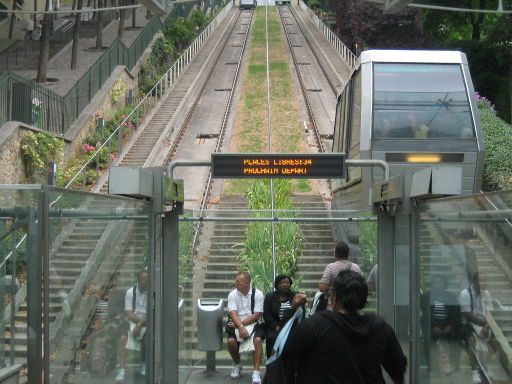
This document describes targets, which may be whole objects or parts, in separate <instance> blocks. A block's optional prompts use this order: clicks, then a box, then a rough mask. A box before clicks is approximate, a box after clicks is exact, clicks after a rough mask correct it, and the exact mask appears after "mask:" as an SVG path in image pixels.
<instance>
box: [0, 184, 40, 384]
mask: <svg viewBox="0 0 512 384" xmlns="http://www.w3.org/2000/svg"><path fill="white" fill-rule="evenodd" d="M38 202H39V190H38V188H35V189H29V188H27V190H23V191H20V190H13V189H1V190H0V263H1V264H0V292H1V295H0V332H1V334H3V335H4V336H3V338H4V341H3V342H2V343H0V367H6V366H13V365H16V364H20V365H21V366H22V367H23V368H22V370H21V379H22V380H23V379H25V380H26V373H27V371H26V366H27V334H28V333H27V322H26V317H27V302H26V298H27V274H26V268H27V260H34V258H35V256H36V255H30V254H29V252H30V251H31V250H32V251H33V250H34V249H33V248H30V247H27V242H26V241H24V239H25V238H26V236H27V228H28V226H27V220H28V212H29V211H32V212H34V211H37V207H38ZM33 240H34V241H37V239H33Z"/></svg>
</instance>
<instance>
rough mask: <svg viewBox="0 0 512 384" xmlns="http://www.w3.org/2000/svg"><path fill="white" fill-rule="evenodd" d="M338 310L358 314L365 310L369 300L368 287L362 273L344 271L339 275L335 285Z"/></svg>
mask: <svg viewBox="0 0 512 384" xmlns="http://www.w3.org/2000/svg"><path fill="white" fill-rule="evenodd" d="M333 290H334V295H335V298H336V305H335V308H336V309H343V310H345V311H347V312H357V311H358V310H360V309H363V308H364V306H365V305H366V299H367V298H368V285H367V284H366V281H365V280H364V278H363V276H361V274H360V273H357V272H354V271H351V270H349V269H344V270H342V271H340V273H338V276H336V279H335V280H334V285H333Z"/></svg>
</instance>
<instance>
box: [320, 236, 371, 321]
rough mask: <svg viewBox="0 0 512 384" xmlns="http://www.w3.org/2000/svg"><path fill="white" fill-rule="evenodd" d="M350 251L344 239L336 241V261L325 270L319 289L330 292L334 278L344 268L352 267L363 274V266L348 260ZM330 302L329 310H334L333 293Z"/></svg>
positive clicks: (328, 304)
mask: <svg viewBox="0 0 512 384" xmlns="http://www.w3.org/2000/svg"><path fill="white" fill-rule="evenodd" d="M349 252H350V248H349V246H348V244H347V243H345V242H344V241H338V243H336V247H335V248H334V258H335V259H336V261H334V263H330V264H328V265H327V267H325V271H324V273H323V275H322V278H321V279H320V282H319V283H318V289H319V291H320V292H325V293H329V291H332V285H333V283H334V279H335V278H336V276H338V273H339V272H340V271H342V270H344V269H350V270H352V271H354V272H357V273H359V274H360V275H363V272H362V271H361V267H359V265H357V264H356V263H352V262H351V261H349V260H348V254H349ZM330 296H331V297H330V299H329V302H328V303H327V310H330V311H332V309H333V307H334V302H333V301H332V297H333V295H332V294H331V295H330Z"/></svg>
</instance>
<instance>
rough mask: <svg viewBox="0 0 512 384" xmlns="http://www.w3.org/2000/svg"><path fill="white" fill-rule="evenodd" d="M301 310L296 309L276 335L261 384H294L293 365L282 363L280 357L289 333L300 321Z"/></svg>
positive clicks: (286, 362) (287, 362) (291, 363)
mask: <svg viewBox="0 0 512 384" xmlns="http://www.w3.org/2000/svg"><path fill="white" fill-rule="evenodd" d="M302 313H303V312H302V308H298V309H297V310H296V311H295V314H294V315H293V317H292V318H290V320H288V321H287V322H286V324H285V325H284V326H283V328H282V329H281V331H280V332H279V334H278V335H277V339H276V342H275V344H274V348H273V349H272V355H271V356H270V357H269V359H268V360H267V364H266V371H265V377H264V378H263V384H293V383H295V377H294V376H295V375H294V373H295V372H294V365H293V364H294V363H293V362H290V361H284V360H283V359H282V357H281V353H282V352H283V349H284V346H285V345H286V341H287V340H288V336H289V335H290V331H291V330H292V328H293V326H294V325H295V324H296V323H299V322H300V321H301V320H302Z"/></svg>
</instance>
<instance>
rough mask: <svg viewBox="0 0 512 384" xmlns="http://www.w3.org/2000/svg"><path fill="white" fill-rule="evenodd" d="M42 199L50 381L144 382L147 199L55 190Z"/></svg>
mask: <svg viewBox="0 0 512 384" xmlns="http://www.w3.org/2000/svg"><path fill="white" fill-rule="evenodd" d="M49 203H50V207H49V261H48V264H47V268H48V272H47V273H48V291H49V307H48V308H47V310H48V319H49V348H50V377H51V380H52V382H58V383H61V382H67V383H103V382H107V381H108V382H114V380H116V379H121V376H124V381H123V382H125V383H143V382H145V377H144V376H145V370H146V361H145V349H146V341H147V340H146V338H145V331H146V323H145V317H146V308H147V290H146V289H147V284H148V275H147V271H146V272H145V273H144V272H143V271H144V270H146V269H147V267H148V263H149V249H150V248H149V247H150V246H149V240H148V233H149V224H148V215H149V203H147V202H145V201H140V200H131V199H127V198H118V197H114V196H105V195H95V194H94V195H93V194H89V193H82V192H76V191H69V190H59V189H55V190H53V189H52V190H50V191H49ZM134 288H135V295H134V293H133V292H134ZM129 330H131V333H130V332H129Z"/></svg>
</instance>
